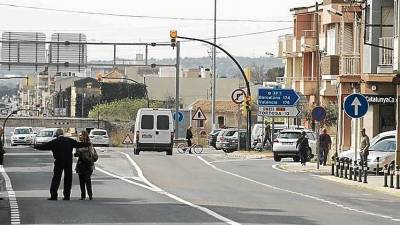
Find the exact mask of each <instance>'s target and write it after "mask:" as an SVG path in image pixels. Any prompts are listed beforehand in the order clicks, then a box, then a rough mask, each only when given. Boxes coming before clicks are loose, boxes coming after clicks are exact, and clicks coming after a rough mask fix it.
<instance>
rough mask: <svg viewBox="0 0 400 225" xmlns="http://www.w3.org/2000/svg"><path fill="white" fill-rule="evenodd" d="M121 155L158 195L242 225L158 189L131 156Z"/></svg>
mask: <svg viewBox="0 0 400 225" xmlns="http://www.w3.org/2000/svg"><path fill="white" fill-rule="evenodd" d="M120 153H121V154H123V155H125V157H126V158H127V159H128V160H129V162H130V163H131V164H132V166H133V167H135V169H136V171H137V173H138V176H139V177H140V178H141V179H142V180H143V182H145V183H146V184H147V185H149V186H150V187H151V188H152V191H154V192H157V193H159V194H162V195H165V196H168V197H170V198H172V199H174V200H175V201H178V202H181V203H183V204H185V205H188V206H190V207H192V208H195V209H198V210H200V211H202V212H204V213H206V214H208V215H210V216H212V217H214V218H216V219H218V220H220V221H222V222H224V223H226V224H230V225H241V224H240V223H238V222H235V221H233V220H231V219H228V218H226V217H224V216H222V215H220V214H218V213H216V212H214V211H212V210H210V209H208V208H206V207H203V206H199V205H196V204H194V203H192V202H189V201H186V200H184V199H182V198H180V197H178V196H176V195H174V194H171V193H169V192H167V191H164V190H163V189H161V188H159V187H157V186H156V185H154V184H152V183H151V182H150V181H148V180H147V179H146V177H144V175H143V171H142V170H141V169H140V167H139V166H138V164H137V163H136V162H135V161H134V160H133V159H132V158H131V156H130V155H129V154H126V153H124V152H120ZM148 189H149V188H148ZM149 190H150V189H149Z"/></svg>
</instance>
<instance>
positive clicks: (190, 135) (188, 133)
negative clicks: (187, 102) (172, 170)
mask: <svg viewBox="0 0 400 225" xmlns="http://www.w3.org/2000/svg"><path fill="white" fill-rule="evenodd" d="M192 138H193V133H192V126H189V127H188V129H187V130H186V142H187V146H188V148H189V154H192Z"/></svg>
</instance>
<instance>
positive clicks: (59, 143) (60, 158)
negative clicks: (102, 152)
mask: <svg viewBox="0 0 400 225" xmlns="http://www.w3.org/2000/svg"><path fill="white" fill-rule="evenodd" d="M56 137H57V138H56V139H54V140H52V141H49V142H47V143H44V144H41V145H35V146H34V148H35V149H37V150H51V151H52V152H53V157H54V170H53V178H52V180H51V186H50V198H48V200H57V197H58V187H59V186H60V182H61V176H62V173H63V171H64V192H63V194H64V198H63V200H70V196H71V186H72V158H73V157H72V150H73V148H82V147H89V146H90V143H84V142H77V141H75V140H74V139H72V138H68V137H64V131H63V130H62V129H57V131H56Z"/></svg>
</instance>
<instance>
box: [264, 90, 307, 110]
mask: <svg viewBox="0 0 400 225" xmlns="http://www.w3.org/2000/svg"><path fill="white" fill-rule="evenodd" d="M299 99H300V96H299V95H298V94H297V93H296V91H295V90H293V89H271V88H259V89H258V105H259V106H294V105H296V104H297V102H298V101H299Z"/></svg>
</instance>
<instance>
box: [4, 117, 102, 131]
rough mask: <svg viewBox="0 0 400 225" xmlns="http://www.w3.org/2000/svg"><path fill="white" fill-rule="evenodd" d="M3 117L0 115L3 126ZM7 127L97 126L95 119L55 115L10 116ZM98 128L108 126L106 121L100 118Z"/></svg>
mask: <svg viewBox="0 0 400 225" xmlns="http://www.w3.org/2000/svg"><path fill="white" fill-rule="evenodd" d="M5 119H6V118H5V117H0V124H1V126H3V123H4V120H5ZM6 126H7V127H47V128H53V127H56V128H90V127H91V128H97V120H95V119H86V118H84V119H82V118H56V117H10V118H9V119H8V120H7V124H6ZM100 128H105V129H108V128H109V123H108V122H107V121H102V120H100Z"/></svg>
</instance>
